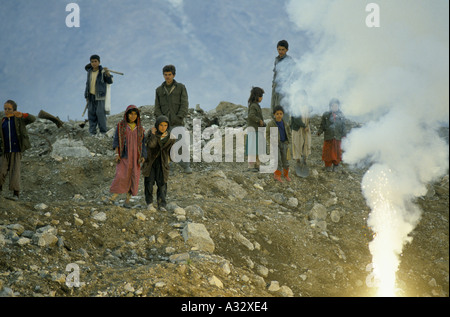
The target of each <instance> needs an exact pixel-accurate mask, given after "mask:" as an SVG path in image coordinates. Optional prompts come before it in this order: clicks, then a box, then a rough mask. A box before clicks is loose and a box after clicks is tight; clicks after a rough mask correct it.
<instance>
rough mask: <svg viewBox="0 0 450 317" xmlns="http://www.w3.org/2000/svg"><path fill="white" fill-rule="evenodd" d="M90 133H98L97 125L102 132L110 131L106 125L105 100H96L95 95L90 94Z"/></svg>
mask: <svg viewBox="0 0 450 317" xmlns="http://www.w3.org/2000/svg"><path fill="white" fill-rule="evenodd" d="M88 119H89V133H90V134H91V135H95V134H97V125H98V128H99V130H100V133H103V134H105V133H106V132H108V128H107V126H106V112H105V100H95V95H93V94H90V95H89V100H88Z"/></svg>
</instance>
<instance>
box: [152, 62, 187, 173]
mask: <svg viewBox="0 0 450 317" xmlns="http://www.w3.org/2000/svg"><path fill="white" fill-rule="evenodd" d="M175 74H176V69H175V66H173V65H166V66H164V67H163V76H164V82H163V83H162V84H161V86H159V87H158V88H156V93H155V111H154V112H155V113H154V114H155V118H158V117H159V116H166V117H167V118H169V125H170V127H171V129H173V128H175V127H184V118H185V117H186V115H187V114H188V109H189V101H188V94H187V90H186V87H185V86H184V85H183V84H182V83H179V82H177V81H176V80H175V79H174V78H175ZM178 140H179V139H177V141H178ZM181 140H183V139H181ZM180 166H181V167H182V168H183V171H184V172H185V173H187V174H190V173H192V169H191V167H190V162H183V161H180Z"/></svg>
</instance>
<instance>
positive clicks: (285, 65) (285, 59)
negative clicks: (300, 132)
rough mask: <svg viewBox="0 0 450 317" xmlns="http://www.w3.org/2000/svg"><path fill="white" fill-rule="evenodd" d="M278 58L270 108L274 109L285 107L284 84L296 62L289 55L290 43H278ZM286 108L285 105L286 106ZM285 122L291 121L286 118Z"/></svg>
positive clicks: (275, 65) (274, 69)
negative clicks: (282, 91)
mask: <svg viewBox="0 0 450 317" xmlns="http://www.w3.org/2000/svg"><path fill="white" fill-rule="evenodd" d="M277 51H278V56H277V57H275V62H274V66H273V79H272V99H271V102H270V107H271V110H272V112H273V109H274V108H275V107H276V106H278V105H283V103H282V102H283V101H282V99H283V95H282V94H281V93H280V90H281V89H282V84H283V82H285V81H286V80H288V79H289V77H290V72H291V71H292V66H293V63H294V60H293V59H292V57H290V56H289V55H287V52H288V51H289V43H288V42H287V41H286V40H281V41H279V42H278V43H277ZM284 106H285V105H284ZM285 120H286V121H289V118H288V117H287V116H285Z"/></svg>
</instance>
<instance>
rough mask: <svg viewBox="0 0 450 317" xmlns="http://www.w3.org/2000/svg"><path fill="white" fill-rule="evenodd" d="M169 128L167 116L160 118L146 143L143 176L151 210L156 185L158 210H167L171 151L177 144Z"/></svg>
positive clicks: (146, 199)
mask: <svg viewBox="0 0 450 317" xmlns="http://www.w3.org/2000/svg"><path fill="white" fill-rule="evenodd" d="M169 127H170V124H169V119H168V118H167V117H166V116H159V117H158V118H156V122H155V126H154V127H153V128H152V130H151V131H149V133H148V136H147V140H146V142H145V144H146V147H147V159H146V160H145V163H144V165H143V166H142V175H144V177H145V180H144V184H145V202H146V203H147V205H148V208H149V209H151V208H152V207H153V206H152V202H153V185H154V184H155V183H156V185H157V186H158V189H157V192H156V198H157V203H158V209H160V210H163V208H166V194H167V182H168V180H169V169H170V167H169V158H170V150H171V148H172V146H173V144H174V143H175V139H173V138H171V137H170V132H169V131H170V128H169Z"/></svg>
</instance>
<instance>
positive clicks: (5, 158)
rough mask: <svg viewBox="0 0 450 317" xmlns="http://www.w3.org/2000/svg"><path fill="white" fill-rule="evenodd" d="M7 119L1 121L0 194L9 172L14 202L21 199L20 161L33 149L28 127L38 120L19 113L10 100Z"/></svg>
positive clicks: (6, 106)
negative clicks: (24, 154)
mask: <svg viewBox="0 0 450 317" xmlns="http://www.w3.org/2000/svg"><path fill="white" fill-rule="evenodd" d="M4 110H5V117H4V118H2V119H1V129H0V154H1V157H0V192H1V190H2V186H3V184H4V182H5V180H6V176H7V175H8V172H9V189H10V190H12V191H13V200H18V199H19V192H20V161H21V159H22V153H23V152H24V151H26V150H27V149H29V148H30V147H31V144H30V140H29V138H28V133H27V129H26V125H28V124H30V123H33V122H34V121H35V120H36V118H35V117H34V116H32V115H30V114H28V113H22V112H19V111H17V104H16V103H15V102H14V101H13V100H8V101H6V102H5V105H4Z"/></svg>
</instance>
